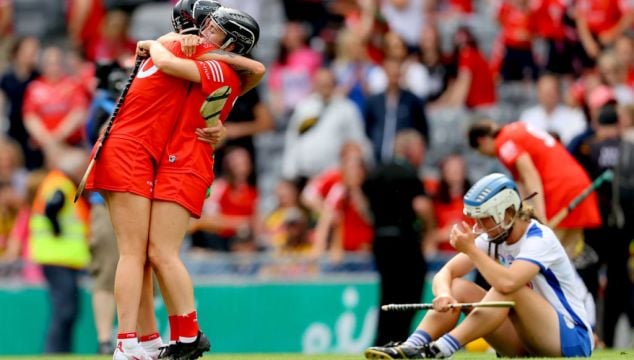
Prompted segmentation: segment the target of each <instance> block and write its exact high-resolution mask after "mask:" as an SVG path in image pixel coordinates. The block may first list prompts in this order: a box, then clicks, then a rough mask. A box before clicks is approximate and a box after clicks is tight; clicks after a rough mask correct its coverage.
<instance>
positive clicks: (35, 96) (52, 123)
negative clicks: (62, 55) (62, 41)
mask: <svg viewBox="0 0 634 360" xmlns="http://www.w3.org/2000/svg"><path fill="white" fill-rule="evenodd" d="M87 107H88V100H87V99H86V96H85V93H84V91H83V89H82V87H81V86H80V84H78V83H77V82H76V81H75V80H73V79H71V78H69V77H66V78H63V79H60V80H59V81H56V82H50V81H48V80H46V79H45V78H43V77H41V78H39V79H37V80H34V81H33V82H32V83H31V84H30V85H29V86H28V87H27V89H26V93H25V94H24V105H23V107H22V109H23V112H24V114H25V115H28V114H29V113H32V114H34V115H36V116H38V117H39V118H40V119H42V125H44V127H45V128H46V130H48V131H49V132H53V131H55V130H56V129H57V127H58V126H59V125H60V124H61V123H62V121H63V120H64V118H65V117H66V116H67V115H68V114H70V112H71V111H73V110H75V109H85V108H87ZM81 139H82V129H81V126H78V127H77V130H75V131H74V132H73V133H72V134H71V135H69V136H68V138H67V139H66V142H67V143H69V144H72V145H74V144H78V143H79V142H81Z"/></svg>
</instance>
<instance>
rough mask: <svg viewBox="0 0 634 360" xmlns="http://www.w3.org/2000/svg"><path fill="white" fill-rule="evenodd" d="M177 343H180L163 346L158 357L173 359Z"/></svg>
mask: <svg viewBox="0 0 634 360" xmlns="http://www.w3.org/2000/svg"><path fill="white" fill-rule="evenodd" d="M176 344H178V343H173V344H169V345H165V346H161V347H160V348H159V350H160V353H159V356H158V358H159V359H172V355H173V354H174V351H175V349H176Z"/></svg>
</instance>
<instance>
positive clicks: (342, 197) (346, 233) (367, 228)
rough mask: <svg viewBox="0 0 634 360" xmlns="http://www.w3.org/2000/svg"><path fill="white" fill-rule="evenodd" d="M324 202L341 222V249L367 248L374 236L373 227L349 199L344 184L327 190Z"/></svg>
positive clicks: (358, 249) (356, 249) (355, 249)
mask: <svg viewBox="0 0 634 360" xmlns="http://www.w3.org/2000/svg"><path fill="white" fill-rule="evenodd" d="M325 204H326V207H328V208H329V209H331V210H333V211H334V212H335V213H336V214H337V216H336V219H338V220H339V222H340V223H341V226H342V228H343V231H342V239H341V242H342V245H343V249H344V250H345V251H360V250H366V249H369V245H370V244H372V239H373V237H374V230H373V227H372V225H371V224H368V222H367V221H366V220H365V219H364V218H363V217H362V216H361V215H360V213H359V211H358V210H357V208H356V207H355V206H354V204H353V203H352V201H350V199H349V196H348V191H347V190H346V187H345V185H343V184H342V183H338V184H335V185H334V186H333V187H332V188H331V189H330V192H328V196H327V197H326V203H325Z"/></svg>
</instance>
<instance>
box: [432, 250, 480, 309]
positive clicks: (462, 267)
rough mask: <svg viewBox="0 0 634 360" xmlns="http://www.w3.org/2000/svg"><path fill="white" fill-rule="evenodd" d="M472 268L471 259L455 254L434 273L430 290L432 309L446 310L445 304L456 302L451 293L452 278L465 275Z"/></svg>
mask: <svg viewBox="0 0 634 360" xmlns="http://www.w3.org/2000/svg"><path fill="white" fill-rule="evenodd" d="M471 270H473V263H472V262H471V259H469V257H468V256H467V255H465V254H462V253H461V254H457V255H456V256H454V257H453V258H451V260H449V261H448V262H447V263H446V264H445V265H444V266H443V267H442V268H440V270H439V271H438V272H437V273H436V275H434V278H433V280H432V283H431V290H432V293H433V294H434V301H433V304H434V310H437V311H447V310H449V308H448V307H447V305H449V304H451V303H455V302H457V301H456V299H455V298H454V297H453V295H452V293H451V283H452V282H453V280H454V279H456V278H460V277H463V276H465V275H466V274H467V273H469V272H470V271H471Z"/></svg>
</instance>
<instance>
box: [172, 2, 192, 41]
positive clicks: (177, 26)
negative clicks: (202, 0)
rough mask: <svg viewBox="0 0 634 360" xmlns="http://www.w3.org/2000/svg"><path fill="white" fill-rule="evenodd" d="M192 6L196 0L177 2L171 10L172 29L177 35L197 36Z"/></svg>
mask: <svg viewBox="0 0 634 360" xmlns="http://www.w3.org/2000/svg"><path fill="white" fill-rule="evenodd" d="M194 5H196V0H179V1H178V2H177V3H176V5H174V9H173V10H172V27H174V31H175V32H177V33H179V34H197V33H198V27H196V23H195V22H194Z"/></svg>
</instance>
